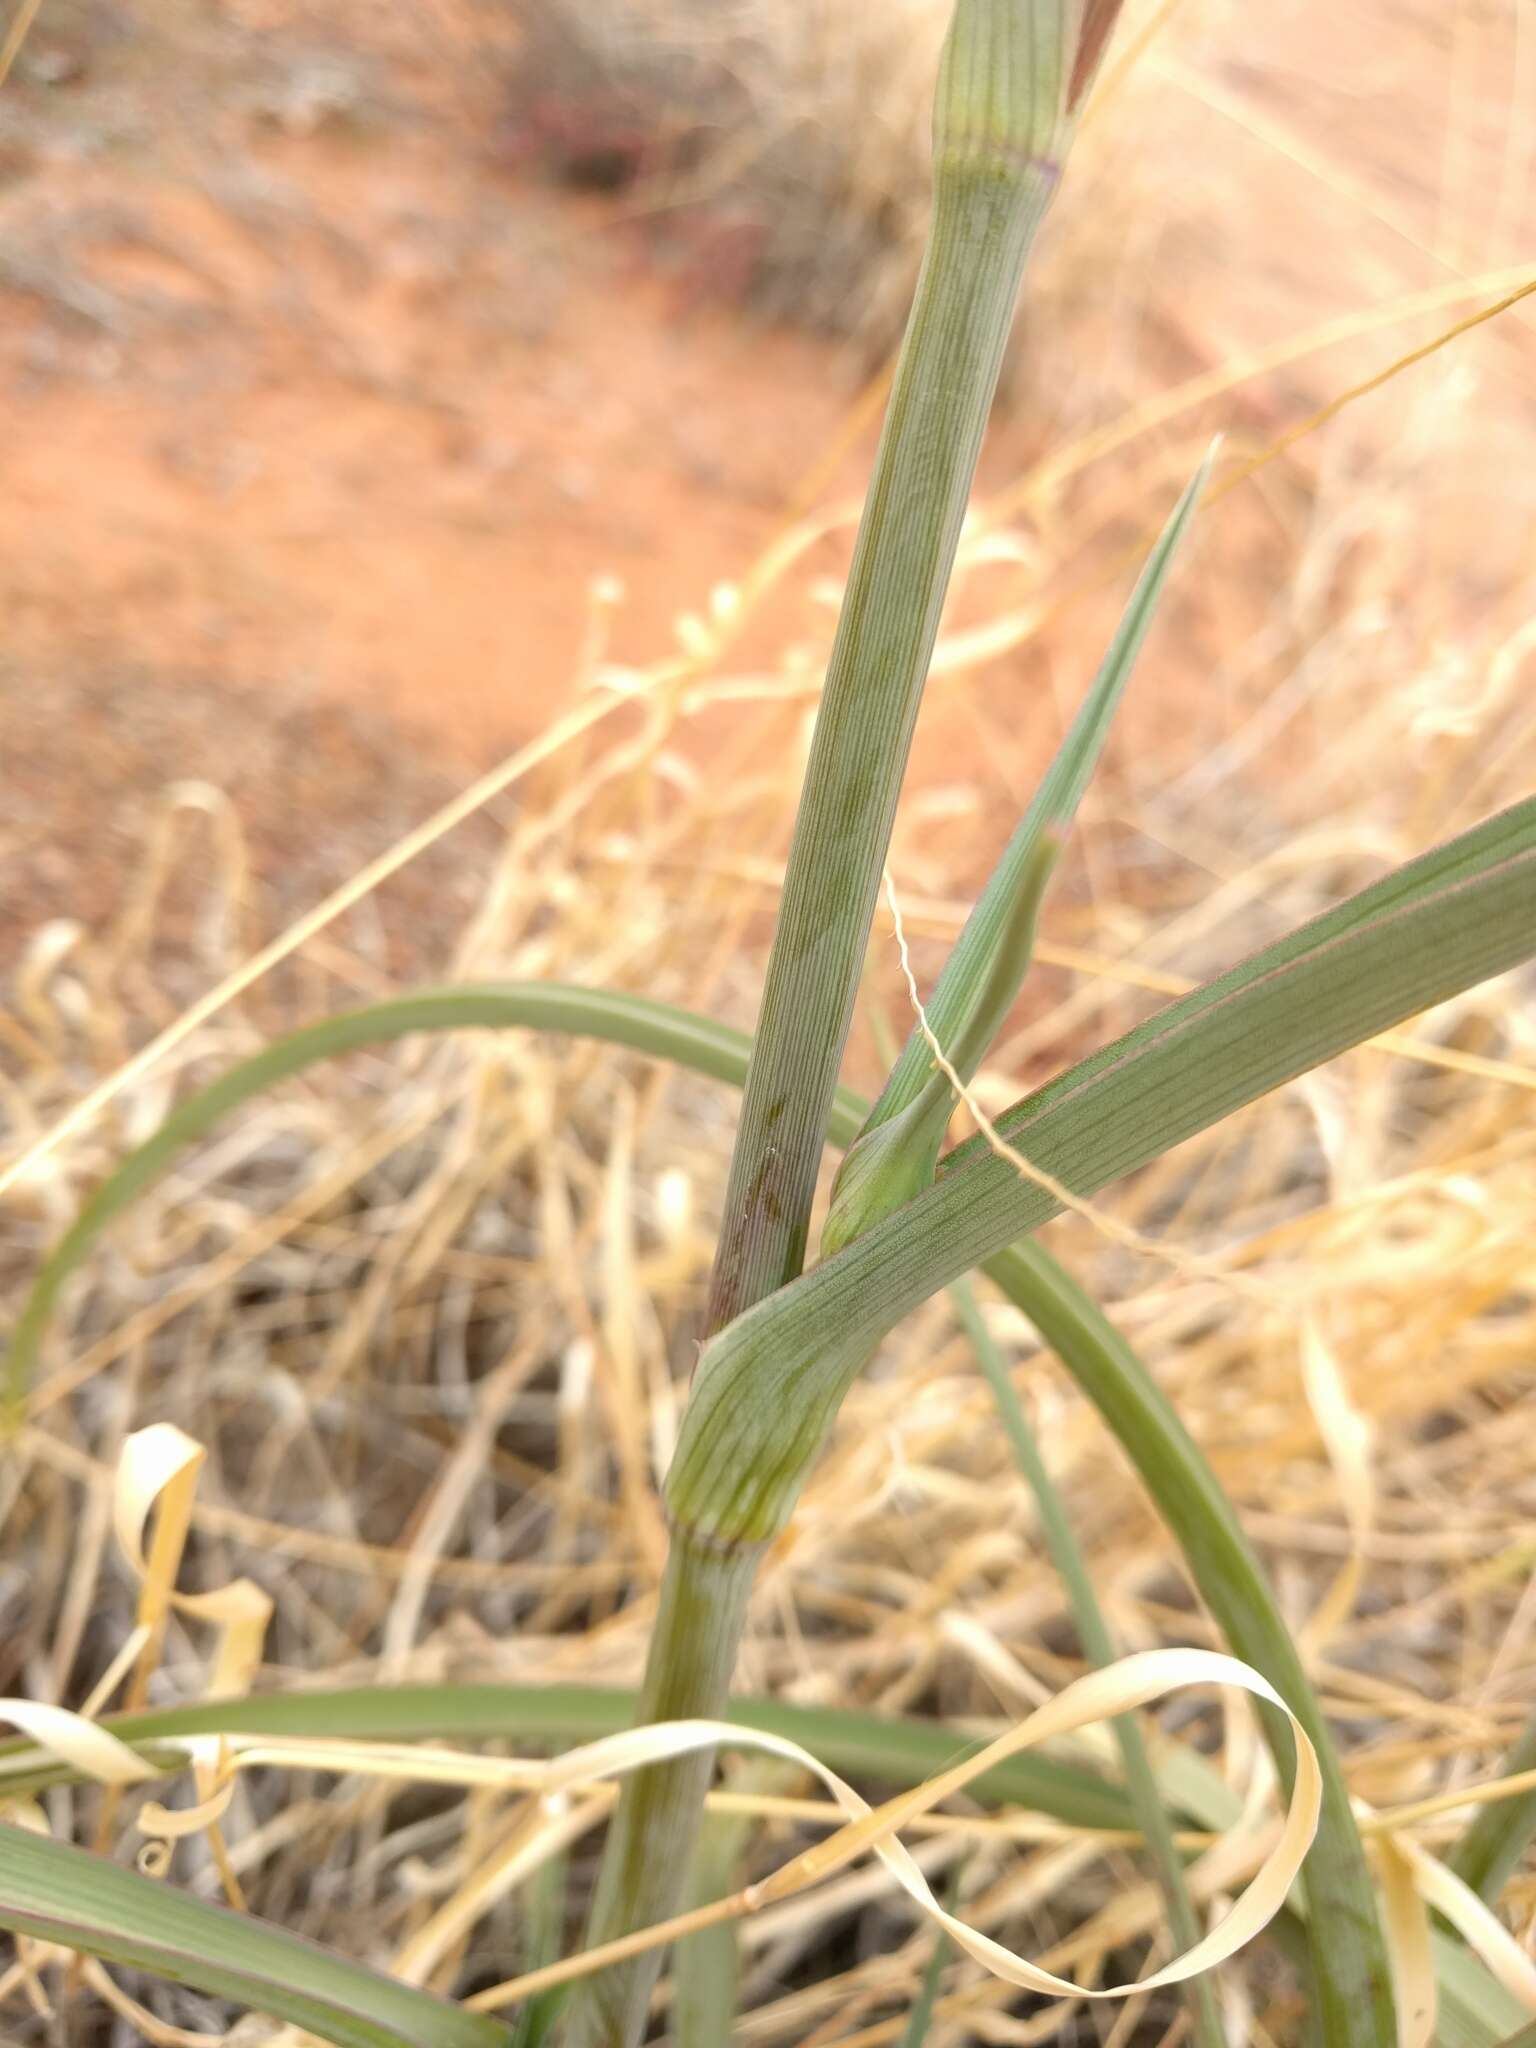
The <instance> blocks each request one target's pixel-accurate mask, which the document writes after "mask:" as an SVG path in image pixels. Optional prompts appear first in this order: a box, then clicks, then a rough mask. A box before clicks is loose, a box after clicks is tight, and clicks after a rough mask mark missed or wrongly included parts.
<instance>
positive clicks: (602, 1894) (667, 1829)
mask: <svg viewBox="0 0 1536 2048" xmlns="http://www.w3.org/2000/svg"><path fill="white" fill-rule="evenodd" d="M759 1554H760V1553H759V1551H758V1549H757V1548H756V1547H755V1546H750V1545H748V1546H742V1545H736V1546H733V1547H731V1548H729V1549H721V1550H712V1549H710V1548H708V1547H707V1546H705V1545H701V1544H696V1543H694V1542H692V1541H691V1540H690V1539H689V1537H688V1536H687V1534H686V1533H681V1532H678V1531H674V1532H673V1536H672V1542H671V1546H670V1549H669V1551H668V1554H667V1566H666V1570H665V1572H664V1573H663V1575H662V1582H661V1601H660V1604H659V1606H658V1609H657V1613H656V1624H655V1627H654V1629H653V1631H652V1638H651V1639H652V1641H653V1643H654V1642H658V1641H659V1642H664V1643H668V1644H672V1645H685V1646H686V1654H678V1655H674V1656H672V1657H669V1658H662V1657H657V1656H654V1655H653V1656H652V1657H650V1658H649V1660H648V1661H647V1664H646V1668H645V1679H644V1682H643V1684H642V1685H641V1688H640V1698H639V1701H638V1704H637V1706H636V1709H635V1721H636V1724H637V1725H638V1726H644V1725H646V1724H648V1723H650V1722H652V1721H689V1720H695V1719H714V1718H716V1717H718V1716H719V1714H720V1713H721V1710H722V1708H723V1706H724V1704H725V1701H726V1697H727V1695H728V1693H729V1691H730V1684H731V1672H732V1669H733V1668H734V1666H735V1663H736V1649H737V1645H738V1643H739V1642H740V1640H741V1631H742V1625H743V1623H744V1622H745V1620H746V1612H747V1600H748V1598H749V1596H750V1594H751V1591H752V1581H753V1579H754V1578H755V1577H756V1576H757V1563H758V1557H759ZM713 1772H714V1751H713V1750H700V1751H696V1752H695V1753H694V1754H693V1755H692V1756H687V1757H683V1758H680V1759H679V1760H678V1761H677V1762H676V1763H672V1764H664V1765H660V1766H653V1767H652V1768H651V1769H650V1770H646V1771H637V1772H635V1773H633V1774H632V1775H631V1776H630V1777H628V1778H626V1780H625V1781H624V1790H625V1792H626V1793H628V1794H629V1795H630V1796H629V1798H628V1800H627V1802H626V1801H625V1799H624V1795H623V1794H621V1795H620V1805H621V1808H623V1807H626V1806H627V1816H628V1818H627V1824H626V1825H625V1826H624V1827H623V1828H620V1827H619V1826H618V1825H617V1816H616V1817H615V1822H614V1823H613V1824H611V1825H610V1827H609V1834H608V1845H607V1848H606V1850H605V1853H604V1856H603V1860H602V1864H601V1866H600V1868H599V1871H598V1880H597V1891H596V1894H595V1896H594V1898H593V1901H592V1914H591V1922H590V1928H589V1933H588V1944H589V1946H594V1947H595V1946H596V1945H597V1944H598V1943H600V1942H602V1941H607V1940H611V1939H612V1938H613V1937H614V1935H615V1934H617V1933H627V1932H629V1922H630V1919H631V1914H632V1902H633V1901H636V1900H639V1901H642V1902H644V1909H643V1911H642V1917H641V1918H640V1919H638V1920H636V1921H635V1922H634V1925H636V1926H641V1927H643V1926H645V1925H647V1924H648V1923H649V1922H650V1921H651V1920H653V1919H660V1918H663V1917H664V1916H665V1915H666V1914H668V1913H671V1912H674V1911H676V1909H677V1904H678V1901H679V1900H680V1899H681V1897H682V1894H683V1888H684V1886H685V1884H686V1882H687V1875H688V1866H689V1862H690V1859H691V1857H692V1855H693V1849H694V1843H695V1840H696V1838H697V1834H698V1828H699V1822H700V1819H701V1817H702V1815H703V1810H704V1795H705V1793H706V1791H707V1790H708V1789H709V1781H710V1778H711V1776H712V1775H713ZM658 1900H659V1901H660V1903H656V1901H658ZM658 1963H659V1959H658ZM656 1975H657V1972H656V1970H654V1969H653V1970H650V1971H648V1972H645V1973H644V1974H643V1978H642V1977H640V1976H632V1975H631V1973H630V1972H628V1971H624V1970H607V1971H604V1972H603V1973H602V1974H601V1975H599V1976H598V1977H596V1978H594V1979H592V1980H591V1984H590V1986H589V1987H588V1988H587V1996H586V1998H585V1999H583V2000H582V2001H581V2002H580V2003H576V2002H575V2001H574V2000H573V2009H572V2015H571V2017H572V2022H573V2023H574V2026H575V2030H576V2037H577V2038H582V2039H587V2038H591V2039H594V2040H603V2041H606V2040H609V2039H613V2040H618V2039H619V2038H621V2036H622V2037H624V2038H629V2037H631V2036H638V2031H639V2028H640V2027H641V2026H643V2024H644V2020H645V2013H646V2008H647V2005H648V2004H649V2000H650V1994H651V1988H652V1986H653V1985H654V1983H655V1981H656ZM568 2033H569V2030H568Z"/></svg>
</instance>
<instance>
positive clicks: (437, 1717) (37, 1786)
mask: <svg viewBox="0 0 1536 2048" xmlns="http://www.w3.org/2000/svg"><path fill="white" fill-rule="evenodd" d="M634 1715H635V1695H634V1693H633V1692H632V1691H629V1690H627V1689H623V1688H620V1687H617V1686H600V1685H398V1686H389V1685H382V1686H345V1687H339V1688H336V1689H334V1690H330V1691H313V1692H293V1693H266V1694H263V1695H261V1696H259V1697H257V1698H255V1699H245V1700H199V1701H197V1702H195V1703H193V1704H189V1705H186V1706H178V1707H151V1708H148V1709H146V1710H145V1711H143V1712H140V1713H136V1714H108V1715H106V1716H104V1717H103V1720H102V1726H103V1727H104V1728H107V1729H109V1730H110V1732H111V1733H112V1734H113V1735H115V1736H117V1738H118V1739H119V1741H122V1742H126V1743H128V1744H129V1745H130V1747H132V1748H133V1749H135V1750H137V1751H138V1753H139V1754H140V1755H141V1756H143V1757H144V1758H145V1760H146V1761H147V1762H150V1763H153V1764H156V1765H158V1766H159V1767H160V1768H162V1769H163V1770H165V1771H166V1772H167V1773H170V1772H174V1771H179V1770H181V1769H183V1768H184V1767H185V1751H184V1750H182V1749H179V1748H178V1747H177V1744H178V1742H180V1741H184V1740H185V1738H187V1737H188V1736H197V1735H233V1734H240V1735H286V1736H292V1737H299V1736H302V1737H306V1738H310V1739H313V1740H317V1741H321V1740H325V1739H333V1740H342V1739H350V1740H355V1741H361V1742H494V1741H517V1742H525V1743H530V1744H535V1745H539V1746H547V1747H550V1748H553V1749H568V1748H572V1747H574V1746H575V1745H576V1744H578V1743H583V1742H592V1741H595V1740H596V1739H597V1737H598V1736H600V1735H616V1734H617V1733H618V1732H619V1730H620V1729H623V1728H628V1727H630V1726H631V1725H632V1723H633V1721H634ZM726 1718H727V1719H728V1720H732V1721H739V1722H740V1723H741V1725H742V1726H743V1727H746V1728H761V1729H763V1730H764V1731H765V1732H766V1733H768V1734H770V1735H781V1736H784V1737H785V1738H786V1739H787V1740H789V1741H791V1742H797V1743H799V1744H800V1746H801V1747H802V1748H804V1749H808V1750H810V1751H811V1752H812V1753H813V1754H814V1755H816V1756H819V1757H820V1758H821V1759H822V1761H823V1762H824V1763H827V1764H829V1765H830V1766H831V1767H832V1768H833V1769H834V1770H836V1771H839V1772H841V1773H842V1774H843V1775H844V1776H848V1777H860V1778H870V1779H874V1780H876V1781H878V1782H881V1783H885V1784H889V1785H894V1786H906V1785H916V1784H920V1783H921V1782H922V1780H923V1779H924V1778H930V1777H932V1776H933V1775H934V1774H935V1773H936V1772H938V1771H941V1770H943V1769H945V1768H946V1767H947V1766H948V1765H950V1764H952V1763H953V1762H954V1761H955V1759H956V1757H957V1755H958V1754H959V1753H960V1752H961V1751H962V1750H963V1749H964V1748H965V1747H966V1743H965V1738H964V1737H963V1736H961V1735H957V1734H955V1733H954V1732H952V1731H951V1730H949V1729H946V1728H944V1727H941V1726H939V1725H938V1724H937V1723H934V1722H931V1721H912V1720H898V1719H895V1718H893V1717H891V1716H888V1715H882V1714H871V1713H865V1712H859V1711H857V1710H854V1709H851V1708H843V1707H796V1706H790V1705H788V1704H786V1703H785V1702H784V1701H782V1700H765V1699H737V1700H732V1702H731V1704H730V1708H729V1710H728V1713H727V1715H726ZM69 1776H70V1773H69V1772H68V1770H67V1769H66V1768H65V1767H64V1766H63V1765H60V1764H56V1763H53V1762H49V1761H45V1760H44V1759H42V1758H41V1757H40V1755H39V1752H38V1751H37V1750H36V1749H35V1748H33V1747H32V1746H31V1745H30V1744H28V1743H27V1742H25V1741H7V1742H5V1743H3V1744H0V1795H3V1796H5V1797H9V1798H15V1797H19V1796H20V1795H21V1794H23V1793H31V1792H37V1791H40V1790H42V1789H43V1788H45V1787H46V1786H49V1785H55V1784H61V1783H64V1782H66V1781H67V1780H68V1779H69ZM967 1791H968V1796H969V1797H970V1798H972V1799H975V1800H977V1801H979V1802H980V1803H981V1804H982V1805H984V1806H1022V1807H1026V1808H1028V1809H1029V1810H1031V1811H1032V1812H1036V1813H1045V1814H1049V1815H1051V1816H1052V1817H1053V1818H1054V1819H1056V1820H1060V1821H1065V1822H1066V1823H1067V1824H1068V1825H1069V1826H1071V1827H1083V1828H1128V1827H1134V1826H1135V1820H1134V1817H1133V1815H1132V1812H1131V1808H1130V1806H1129V1804H1128V1803H1127V1800H1126V1797H1125V1794H1124V1793H1123V1792H1122V1791H1121V1790H1120V1788H1119V1787H1118V1786H1117V1785H1111V1784H1109V1783H1108V1782H1107V1781H1106V1780H1104V1779H1102V1778H1098V1777H1096V1776H1095V1775H1094V1774H1093V1772H1091V1771H1087V1770H1083V1769H1080V1768H1079V1767H1078V1766H1076V1765H1074V1764H1067V1763H1058V1762H1056V1761H1055V1760H1054V1759H1053V1758H1049V1757H1041V1756H1035V1755H1026V1756H1018V1757H1011V1758H1009V1760H1008V1761H1007V1762H1006V1763H1002V1764H999V1765H998V1766H997V1767H996V1769H994V1770H991V1771H988V1772H987V1773H986V1775H985V1776H984V1777H981V1778H977V1779H976V1780H975V1781H974V1782H973V1783H972V1784H971V1785H970V1786H969V1787H968V1788H967Z"/></svg>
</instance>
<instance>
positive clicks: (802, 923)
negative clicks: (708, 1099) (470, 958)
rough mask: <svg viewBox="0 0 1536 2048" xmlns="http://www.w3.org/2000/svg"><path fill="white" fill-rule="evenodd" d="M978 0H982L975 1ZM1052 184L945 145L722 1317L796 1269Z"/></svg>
mask: <svg viewBox="0 0 1536 2048" xmlns="http://www.w3.org/2000/svg"><path fill="white" fill-rule="evenodd" d="M961 11H962V12H969V11H971V9H970V4H969V0H962V10H961ZM1053 183H1054V179H1053V177H1052V176H1051V175H1050V174H1049V172H1048V171H1047V170H1046V169H1045V168H1043V167H1041V166H1037V165H1034V164H1030V163H1021V164H1015V163H1011V162H1009V161H1007V160H1005V159H1003V158H1001V157H996V158H988V157H985V156H980V155H978V154H977V153H976V152H974V151H972V150H966V151H946V150H945V148H944V146H943V143H942V140H941V142H940V145H939V148H938V152H937V156H936V162H935V174H934V209H933V223H932V229H931V232H930V235H929V240H928V248H927V253H926V255H925V258H924V263H923V269H922V275H921V278H920V280H919V283H918V286H917V294H916V299H915V301H914V304H913V309H912V317H911V321H910V323H909V326H908V330H907V336H906V340H905V343H904V345H903V348H902V352H901V358H900V361H899V363H898V366H897V370H896V375H895V380H894V383H893V385H892V390H891V398H890V405H889V408H888V411H887V414H886V421H885V428H884V431H883V433H882V436H881V440H880V446H879V450H878V452H877V454H876V457H875V466H874V473H873V477H872V479H871V482H870V488H869V495H868V498H867V500H866V503H865V507H864V516H863V519H862V522H861V524H860V527H859V534H858V540H857V543H856V545H855V549H854V557H853V565H852V568H851V570H850V572H849V577H848V586H847V591H846V594H845V597H844V600H843V608H842V613H841V616H840V619H839V622H838V629H837V635H836V639H835V641H834V644H833V649H832V655H831V660H830V664H829V666H828V669H827V677H826V685H825V688H824V690H823V693H822V699H821V704H820V707H819V709H818V712H817V717H816V732H815V738H814V741H813V743H812V747H811V755H810V760H809V762H808V764H807V768H806V776H805V785H804V789H803V791H802V795H801V799H800V810H799V815H798V817H797V819H796V823H795V832H794V838H793V841H792V843H791V845H790V851H789V860H788V864H787V866H786V869H785V876H784V892H783V896H782V898H781V900H780V905H779V914H778V923H777V926H776V929H775V932H774V938H773V946H772V950H771V952H770V955H769V961H768V969H767V975H766V978H765V981H764V986H763V997H762V1004H761V1007H760V1009H759V1012H758V1020H757V1030H756V1034H755V1037H754V1041H753V1048H752V1059H751V1064H750V1066H749V1068H748V1071H747V1085H746V1090H745V1093H744V1095H743V1098H742V1109H741V1121H740V1124H739V1126H738V1130H737V1138H736V1146H735V1151H734V1153H733V1156H732V1160H731V1170H730V1179H729V1182H728V1184H727V1188H726V1195H725V1204H724V1211H723V1218H722V1224H721V1232H720V1244H719V1251H718V1254H717V1257H716V1261H715V1269H714V1274H713V1278H712V1281H711V1288H710V1302H709V1311H708V1315H707V1318H706V1321H707V1325H708V1328H709V1329H711V1330H718V1329H721V1328H723V1327H724V1326H725V1325H726V1324H727V1323H729V1322H731V1321H732V1320H733V1319H734V1318H735V1317H736V1316H737V1315H739V1314H740V1313H741V1311H742V1310H743V1309H744V1308H749V1307H751V1305H752V1304H753V1303H754V1302H756V1301H760V1300H761V1299H762V1298H763V1296H764V1295H767V1294H771V1293H772V1292H773V1291H774V1289H775V1288H777V1287H780V1286H782V1285H783V1284H784V1282H785V1281H786V1280H791V1279H793V1278H794V1276H795V1275H796V1274H797V1273H798V1272H799V1271H800V1269H801V1266H802V1264H803V1262H804V1257H805V1245H806V1233H807V1229H808V1226H809V1222H810V1213H811V1203H812V1200H813V1198H814V1195H815V1190H816V1176H817V1173H818V1171H819V1168H820V1164H821V1154H822V1148H823V1146H824V1144H825V1142H826V1128H827V1117H828V1113H829V1111H830V1109H831V1106H832V1096H833V1091H834V1089H835V1087H836V1083H837V1075H838V1070H839V1068H840V1066H841V1064H842V1058H843V1049H844V1046H845V1044H846V1043H847V1037H848V1027H849V1024H850V1022H851V1020H852V1016H853V1006H854V1000H855V997H856V995H857V993H858V982H859V974H860V969H861V967H862V964H863V959H864V952H865V948H866V946H867V944H868V941H869V930H870V925H871V922H872V920H873V917H874V908H875V898H876V895H877V892H878V890H879V886H880V875H881V871H882V869H883V867H884V865H885V857H886V851H887V848H888V846H889V843H890V836H891V825H892V821H893V819H894V817H895V813H896V800H897V797H898V795H899V793H900V789H901V782H902V777H903V775H904V773H905V771H906V764H907V755H908V751H909V748H910V745H911V740H912V732H913V728H914V726H915V724H916V721H917V713H918V707H919V704H920V702H921V699H922V690H923V683H924V680H925V678H926V676H927V672H928V663H929V660H930V658H931V656H932V653H933V643H934V640H935V637H936V636H937V633H938V626H939V614H940V611H941V609H942V607H943V602H944V594H945V591H946V589H947V586H948V582H949V574H950V570H951V567H952V565H953V562H954V555H955V548H956V545H957V543H958V541H959V536H960V526H961V522H962V520H963V518H964V516H965V508H966V504H967V501H968V499H969V496H970V490H971V483H972V479H973V476H974V473H975V467H976V458H977V455H978V453H979V450H980V447H981V438H982V431H983V428H984V426H985V424H986V418H987V413H988V411H989V409H990V407H991V402H992V395H993V391H994V389H995V388H996V384H997V374H998V369H999V367H1000V365H1001V363H1002V357H1003V348H1004V344H1005V342H1006V340H1007V335H1008V328H1009V324H1010V321H1011V319H1012V316H1013V308H1014V302H1015V300H1016V298H1017V295H1018V288H1019V280H1020V278H1021V276H1022V274H1023V269H1024V262H1025V258H1026V256H1027V254H1028V251H1029V247H1030V244H1031V242H1032V241H1033V239H1034V235H1035V231H1036V228H1037V227H1038V225H1039V222H1040V220H1041V217H1042V216H1043V214H1044V212H1045V209H1046V205H1047V203H1048V201H1049V199H1050V195H1051V191H1052V188H1053Z"/></svg>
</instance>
